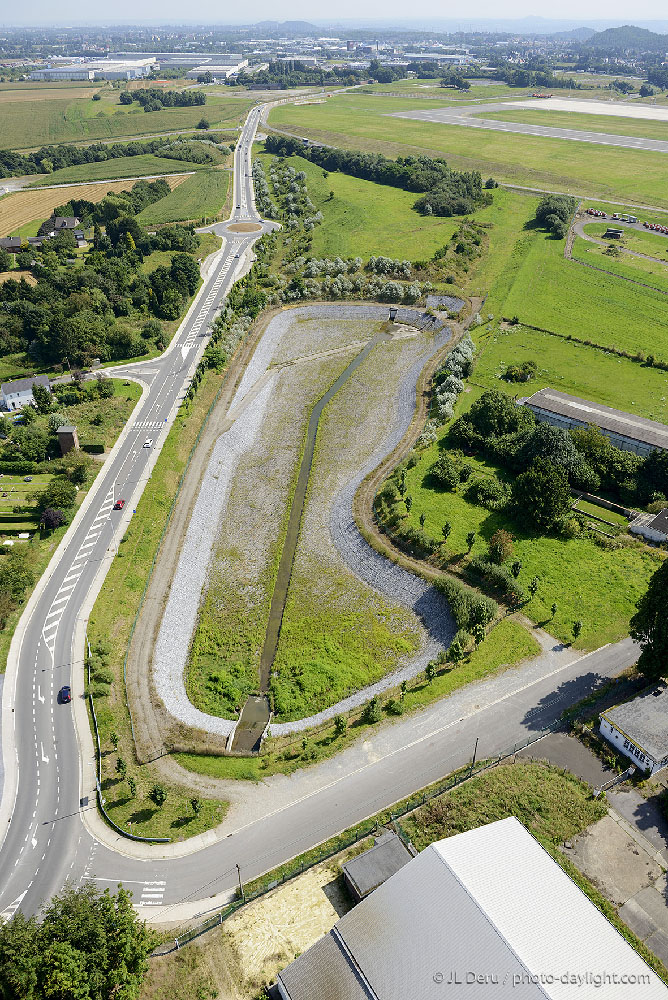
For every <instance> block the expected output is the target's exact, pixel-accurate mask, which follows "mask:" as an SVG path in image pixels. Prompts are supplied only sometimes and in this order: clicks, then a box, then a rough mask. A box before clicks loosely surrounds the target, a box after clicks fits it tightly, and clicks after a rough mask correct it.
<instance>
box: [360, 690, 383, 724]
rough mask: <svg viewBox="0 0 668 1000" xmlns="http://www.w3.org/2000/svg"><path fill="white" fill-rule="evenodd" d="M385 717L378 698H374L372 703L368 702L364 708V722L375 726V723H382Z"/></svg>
mask: <svg viewBox="0 0 668 1000" xmlns="http://www.w3.org/2000/svg"><path fill="white" fill-rule="evenodd" d="M382 717H383V710H382V708H381V706H380V702H379V700H378V698H377V697H376V696H374V697H373V698H372V699H371V701H369V702H367V704H366V705H365V706H364V711H363V713H362V721H363V722H366V723H369V724H373V723H374V722H380V720H381V719H382Z"/></svg>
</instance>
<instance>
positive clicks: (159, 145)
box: [0, 135, 210, 177]
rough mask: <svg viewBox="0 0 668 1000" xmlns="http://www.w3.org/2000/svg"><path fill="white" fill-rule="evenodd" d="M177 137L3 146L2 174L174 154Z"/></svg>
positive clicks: (191, 139) (17, 174) (196, 138)
mask: <svg viewBox="0 0 668 1000" xmlns="http://www.w3.org/2000/svg"><path fill="white" fill-rule="evenodd" d="M195 141H206V142H210V140H209V139H206V140H204V137H202V136H196V135H193V136H189V137H188V142H189V143H191V142H195ZM174 144H175V140H174V137H173V136H172V137H170V138H163V139H144V140H142V141H139V142H114V143H110V144H109V145H106V144H105V143H103V142H95V143H92V144H91V145H90V146H73V145H70V144H68V143H61V144H60V145H58V146H42V147H41V148H40V149H37V150H35V152H33V153H15V152H13V150H11V149H0V177H20V176H22V175H23V174H50V173H51V172H52V171H53V170H60V169H62V168H63V167H76V166H78V165H79V164H81V163H101V162H104V161H105V160H115V159H118V158H119V157H123V156H143V155H144V154H145V153H153V154H154V155H156V156H170V157H173V153H171V152H170V153H166V152H165V149H166V148H167V147H173V146H174Z"/></svg>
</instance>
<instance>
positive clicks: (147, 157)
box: [28, 153, 207, 187]
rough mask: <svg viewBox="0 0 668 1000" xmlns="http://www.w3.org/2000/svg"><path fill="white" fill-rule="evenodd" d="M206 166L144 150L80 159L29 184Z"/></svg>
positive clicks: (39, 185) (128, 175)
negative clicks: (95, 159)
mask: <svg viewBox="0 0 668 1000" xmlns="http://www.w3.org/2000/svg"><path fill="white" fill-rule="evenodd" d="M206 169H207V167H206V164H202V163H190V162H189V161H188V160H172V159H168V158H167V157H164V156H154V155H153V154H152V153H145V154H142V155H140V156H119V157H118V159H116V160H102V161H101V162H99V163H79V164H77V165H76V166H75V167H64V168H63V169H62V170H54V172H53V173H52V174H40V175H39V176H38V177H37V178H36V179H35V180H34V181H33V182H32V183H31V184H29V185H28V186H29V187H44V185H46V184H49V185H50V184H69V183H75V182H82V183H85V182H86V181H102V180H104V181H107V180H117V179H120V178H122V177H141V176H142V175H145V174H187V173H189V172H190V171H192V170H206Z"/></svg>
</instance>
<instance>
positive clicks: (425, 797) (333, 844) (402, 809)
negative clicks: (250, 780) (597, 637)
mask: <svg viewBox="0 0 668 1000" xmlns="http://www.w3.org/2000/svg"><path fill="white" fill-rule="evenodd" d="M562 726H563V722H562V721H561V720H559V721H557V722H555V723H554V724H553V725H552V726H549V727H548V728H547V729H543V730H541V731H540V732H539V733H536V734H534V735H532V736H530V737H529V738H528V739H526V740H523V741H522V742H521V743H515V744H514V745H513V746H512V747H509V748H508V749H506V750H504V751H503V752H502V753H500V754H498V755H496V756H494V757H488V758H486V759H484V760H481V761H480V762H479V763H478V764H477V765H476V764H475V763H473V762H472V763H471V765H470V766H469V767H466V768H463V769H462V770H461V771H457V772H456V773H455V774H453V775H450V776H449V777H447V778H444V779H443V780H442V781H441V782H438V783H437V784H436V785H435V786H433V787H432V788H430V789H429V791H426V792H423V793H422V794H420V793H417V794H416V795H413V796H410V797H409V798H408V799H406V800H405V801H404V803H403V804H401V805H400V806H398V807H397V808H396V809H395V810H390V811H389V813H386V811H385V810H383V813H381V815H389V822H390V823H395V822H396V821H397V820H399V819H400V818H401V817H402V816H406V815H407V814H408V813H411V812H414V811H415V810H416V809H419V808H420V806H423V805H424V804H425V803H426V802H429V801H431V800H432V799H435V798H437V797H438V796H439V795H443V794H444V793H445V792H449V791H450V790H451V789H453V788H456V787H457V785H461V784H463V783H464V782H465V781H468V780H469V779H470V778H472V777H474V776H475V775H477V774H481V773H482V772H483V771H487V770H489V769H490V768H492V767H496V766H497V765H498V764H500V763H501V761H502V760H507V759H508V758H509V757H512V756H514V755H515V754H517V753H519V752H520V751H521V750H525V749H526V748H527V747H528V746H531V745H532V744H534V743H538V742H539V741H540V740H542V739H544V738H545V737H546V736H549V735H550V734H551V733H553V732H556V731H557V730H558V729H560V728H562ZM379 825H380V824H379V820H378V818H377V817H375V816H373V817H370V818H369V819H367V820H364V821H363V822H362V823H360V824H358V825H357V826H356V827H354V828H353V829H352V830H350V831H344V833H343V834H341V836H338V837H334V838H332V839H331V840H330V841H327V842H326V843H325V844H323V845H321V847H320V848H316V849H315V850H314V851H311V852H309V854H308V859H307V860H305V859H304V857H301V858H295V859H294V861H293V862H288V863H287V864H286V865H283V866H281V869H279V870H278V871H277V870H276V869H275V870H274V871H273V872H269V873H268V874H267V875H266V876H264V880H263V881H262V882H261V884H260V885H257V884H255V882H256V881H257V880H254V882H253V883H251V886H252V888H250V889H247V888H246V889H245V888H244V886H243V883H242V882H241V874H239V891H240V892H241V893H242V898H241V899H235V900H233V901H232V902H231V903H228V904H227V906H224V907H223V908H222V909H221V910H219V911H218V912H217V913H214V914H212V915H211V916H210V917H208V918H207V919H206V920H204V921H203V922H202V923H201V924H198V925H196V926H195V927H191V928H190V929H189V930H187V931H185V932H184V933H183V934H181V935H179V936H178V937H175V938H174V941H173V943H165V944H163V945H160V946H158V948H156V949H155V951H153V952H152V953H151V956H150V957H152V958H153V957H157V956H159V955H168V954H170V953H171V952H174V951H178V949H179V948H182V947H183V946H184V945H186V944H189V943H190V942H191V941H194V940H195V938H198V937H201V935H202V934H206V933H207V931H210V930H213V929H214V927H220V925H221V924H223V923H224V922H225V921H226V920H227V919H228V918H229V917H231V916H233V915H234V914H235V913H236V912H237V910H239V909H241V908H242V907H243V906H246V905H247V904H248V903H250V902H252V901H253V900H255V899H259V898H260V897H261V896H265V895H266V894H267V893H268V892H271V891H272V890H273V889H276V888H277V887H278V886H279V885H283V884H284V883H285V882H289V881H290V880H291V879H293V878H296V877H297V876H298V875H301V874H302V873H303V872H305V871H308V870H309V869H310V868H313V867H315V865H319V864H322V862H323V861H327V860H328V859H329V858H332V857H334V855H336V854H340V852H341V851H345V850H347V849H348V848H349V847H352V846H353V845H354V844H357V843H359V842H360V841H361V840H365V839H366V838H367V837H369V836H371V835H372V834H373V833H374V831H376V832H377V831H378V828H379ZM279 872H280V874H279ZM272 876H273V877H272ZM261 878H262V877H261Z"/></svg>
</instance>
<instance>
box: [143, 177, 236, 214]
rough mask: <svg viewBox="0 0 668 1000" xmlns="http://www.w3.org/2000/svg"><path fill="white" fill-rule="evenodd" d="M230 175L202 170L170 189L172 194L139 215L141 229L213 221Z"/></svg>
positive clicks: (225, 193)
mask: <svg viewBox="0 0 668 1000" xmlns="http://www.w3.org/2000/svg"><path fill="white" fill-rule="evenodd" d="M231 177H232V175H231V174H230V173H229V172H228V171H227V170H217V169H215V168H214V169H208V170H201V171H199V172H198V173H196V174H194V175H193V176H192V177H186V178H185V179H184V181H183V183H182V184H179V185H178V186H176V185H174V186H172V193H171V194H168V195H167V196H166V197H165V198H161V199H160V201H156V202H154V203H153V204H152V205H149V206H148V207H147V208H145V209H144V211H143V212H141V213H140V214H139V215H138V217H137V218H138V219H139V222H140V223H141V225H143V226H147V225H160V224H161V223H165V222H182V221H184V220H186V219H195V220H197V219H201V218H204V217H206V218H208V219H215V218H216V217H217V216H218V215H219V213H220V212H221V210H222V208H223V206H224V204H225V201H226V199H227V196H228V192H229V190H230V181H231Z"/></svg>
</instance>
